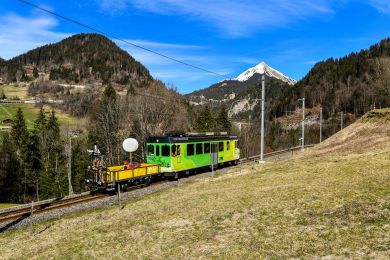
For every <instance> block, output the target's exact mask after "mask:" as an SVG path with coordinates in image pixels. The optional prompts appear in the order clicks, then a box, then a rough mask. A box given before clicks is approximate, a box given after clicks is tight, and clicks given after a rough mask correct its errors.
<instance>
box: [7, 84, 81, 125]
mask: <svg viewBox="0 0 390 260" xmlns="http://www.w3.org/2000/svg"><path fill="white" fill-rule="evenodd" d="M1 88H2V89H3V90H4V93H5V95H6V96H7V97H8V98H11V97H14V96H18V97H19V98H20V99H22V100H25V99H30V97H29V96H28V93H27V86H13V85H4V86H1ZM19 107H21V108H22V110H23V113H24V116H25V118H26V122H27V126H28V127H29V128H31V127H32V126H33V124H34V121H35V119H36V117H37V115H38V112H39V109H40V108H39V107H38V106H36V105H35V104H0V121H2V120H4V119H7V118H11V119H12V118H13V117H14V115H15V114H16V111H17V109H18V108H19ZM51 109H53V108H52V107H50V106H45V110H46V111H51ZM55 111H56V114H57V116H58V120H59V122H60V124H61V125H69V126H71V127H73V126H84V125H85V122H84V120H83V119H79V118H76V117H72V116H70V115H69V114H67V113H64V112H63V111H61V110H59V109H55ZM0 125H2V124H1V123H0Z"/></svg>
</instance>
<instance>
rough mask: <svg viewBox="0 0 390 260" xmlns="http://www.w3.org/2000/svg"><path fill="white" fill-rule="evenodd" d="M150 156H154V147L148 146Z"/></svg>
mask: <svg viewBox="0 0 390 260" xmlns="http://www.w3.org/2000/svg"><path fill="white" fill-rule="evenodd" d="M148 155H154V145H152V144H149V145H148Z"/></svg>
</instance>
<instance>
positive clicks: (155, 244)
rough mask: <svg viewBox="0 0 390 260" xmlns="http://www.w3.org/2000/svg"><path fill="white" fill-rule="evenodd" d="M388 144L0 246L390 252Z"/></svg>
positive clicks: (283, 167)
mask: <svg viewBox="0 0 390 260" xmlns="http://www.w3.org/2000/svg"><path fill="white" fill-rule="evenodd" d="M369 124H370V123H369ZM387 125H390V124H389V122H388V121H386V122H384V121H382V128H383V131H384V132H386V131H387V129H388V126H387ZM371 127H373V128H375V129H376V128H377V127H378V122H376V123H375V124H372V126H371ZM346 131H347V129H346V130H345V131H344V134H346ZM348 131H350V130H348ZM352 140H353V139H349V141H348V142H346V144H345V145H346V146H347V147H348V146H349V145H350V143H351V142H352ZM329 141H331V140H329ZM383 142H385V143H387V144H388V146H387V147H386V148H381V149H376V150H375V149H374V150H370V151H368V150H364V151H365V152H361V151H360V150H356V151H354V150H351V152H349V153H346V152H345V151H342V152H337V151H333V152H332V153H330V154H328V155H324V154H322V155H319V154H315V149H314V151H309V152H307V153H305V154H304V155H310V153H314V155H315V156H311V157H310V158H307V157H304V156H300V157H299V158H300V159H298V160H291V159H290V160H284V161H272V162H271V161H270V162H268V163H266V164H264V165H256V166H253V165H252V166H246V167H245V168H244V169H243V170H242V172H241V173H240V170H239V168H237V169H231V172H230V173H228V174H225V175H221V176H218V177H216V178H215V179H213V180H210V179H198V180H196V181H193V182H192V183H189V184H186V185H183V186H179V187H177V188H171V189H167V190H164V191H161V192H158V193H155V194H151V195H148V196H145V197H143V198H140V199H134V200H130V201H128V202H127V203H126V204H125V208H124V209H123V210H121V211H118V209H117V207H108V208H103V209H97V210H90V211H88V212H81V213H77V214H73V215H70V216H67V217H65V218H62V219H58V220H51V221H49V222H45V223H41V224H37V225H36V226H35V227H34V229H35V235H34V236H33V237H30V236H29V232H28V229H22V230H13V231H11V232H7V233H5V234H1V235H0V251H1V252H2V255H3V256H4V257H6V258H41V257H45V258H50V257H60V258H68V257H69V256H73V257H75V258H79V257H101V258H103V257H110V258H111V257H115V258H135V257H138V258H139V257H146V258H148V257H150V258H168V257H171V258H172V257H175V258H189V257H194V258H199V257H201V256H206V257H220V258H221V257H223V258H243V257H246V258H248V257H251V258H259V257H267V256H269V257H275V258H281V257H282V258H285V257H306V258H312V257H314V256H328V257H337V256H339V257H353V258H359V257H363V256H366V257H371V258H388V257H390V135H389V136H387V139H384V140H383ZM312 155H313V154H312ZM253 167H254V168H253ZM20 241H24V242H23V244H21V243H20Z"/></svg>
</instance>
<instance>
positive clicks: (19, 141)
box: [11, 108, 28, 157]
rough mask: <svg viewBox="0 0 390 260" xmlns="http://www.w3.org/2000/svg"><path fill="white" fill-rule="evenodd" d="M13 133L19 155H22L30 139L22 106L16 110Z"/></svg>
mask: <svg viewBox="0 0 390 260" xmlns="http://www.w3.org/2000/svg"><path fill="white" fill-rule="evenodd" d="M11 135H12V138H13V141H14V143H15V146H16V149H17V153H18V156H19V157H20V156H21V153H22V150H23V148H24V147H26V144H27V140H28V131H27V126H26V120H25V119H24V115H23V111H22V109H21V108H18V111H17V112H16V115H15V118H14V121H13V124H12V130H11Z"/></svg>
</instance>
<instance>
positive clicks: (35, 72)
mask: <svg viewBox="0 0 390 260" xmlns="http://www.w3.org/2000/svg"><path fill="white" fill-rule="evenodd" d="M33 76H34V78H38V77H39V73H38V69H37V68H36V67H34V69H33Z"/></svg>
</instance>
